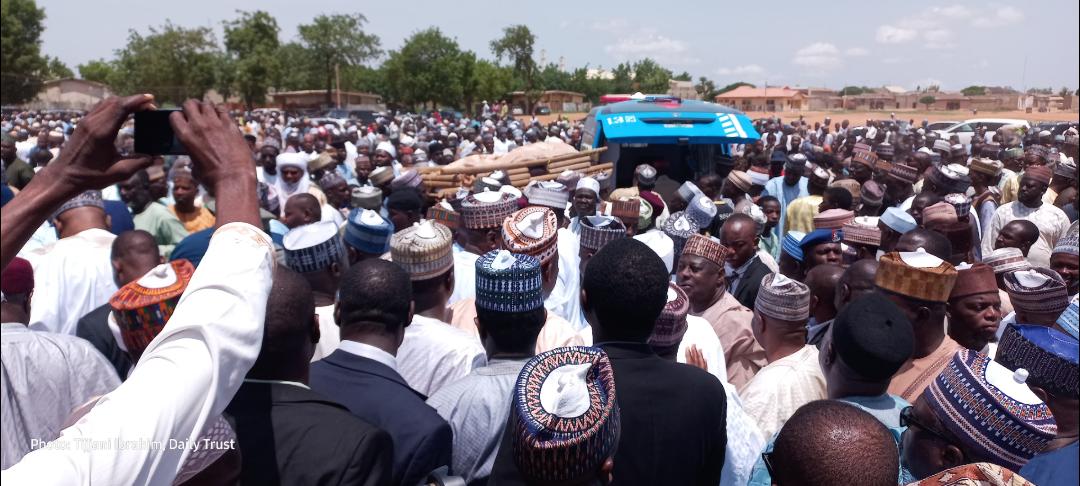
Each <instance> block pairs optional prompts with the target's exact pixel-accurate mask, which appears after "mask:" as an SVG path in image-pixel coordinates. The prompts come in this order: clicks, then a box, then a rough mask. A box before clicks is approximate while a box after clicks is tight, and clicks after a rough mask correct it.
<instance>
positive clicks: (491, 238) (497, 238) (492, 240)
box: [484, 229, 502, 250]
mask: <svg viewBox="0 0 1080 486" xmlns="http://www.w3.org/2000/svg"><path fill="white" fill-rule="evenodd" d="M484 237H485V239H486V240H487V242H488V245H490V246H491V248H492V249H493V250H501V249H502V236H501V235H500V234H499V232H498V231H497V230H494V229H489V230H487V233H485V234H484Z"/></svg>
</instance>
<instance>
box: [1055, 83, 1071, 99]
mask: <svg viewBox="0 0 1080 486" xmlns="http://www.w3.org/2000/svg"><path fill="white" fill-rule="evenodd" d="M1057 94H1058V96H1060V97H1062V98H1066V97H1068V96H1069V88H1068V87H1066V86H1062V87H1061V89H1059V90H1058V93H1057Z"/></svg>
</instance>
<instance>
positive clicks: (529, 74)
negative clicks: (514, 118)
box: [490, 25, 540, 112]
mask: <svg viewBox="0 0 1080 486" xmlns="http://www.w3.org/2000/svg"><path fill="white" fill-rule="evenodd" d="M535 43H536V36H535V35H533V33H532V31H530V30H529V27H527V26H525V25H511V26H509V27H505V28H503V36H502V37H501V38H499V39H495V40H493V41H491V44H490V46H491V53H492V54H495V60H496V61H502V59H503V58H507V59H509V60H510V63H511V64H512V65H513V67H514V73H515V74H516V75H517V76H518V77H519V79H520V80H521V81H522V83H523V88H524V90H525V97H526V99H527V100H528V105H529V106H527V107H526V112H531V111H532V106H533V103H535V102H536V99H537V98H539V97H540V93H539V90H538V89H537V86H536V84H535V78H536V75H537V67H536V61H534V60H533V44H535Z"/></svg>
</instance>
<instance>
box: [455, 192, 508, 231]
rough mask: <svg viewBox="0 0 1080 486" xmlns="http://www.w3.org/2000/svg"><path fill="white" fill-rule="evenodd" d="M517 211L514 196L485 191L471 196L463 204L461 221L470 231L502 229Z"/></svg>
mask: <svg viewBox="0 0 1080 486" xmlns="http://www.w3.org/2000/svg"><path fill="white" fill-rule="evenodd" d="M515 210H517V198H515V197H514V196H513V195H510V194H507V193H504V192H496V191H485V192H479V193H476V194H469V195H468V196H467V197H466V198H465V200H464V201H462V202H461V219H462V222H463V223H464V224H465V227H466V228H468V229H488V228H501V227H502V223H503V220H504V219H506V217H507V216H510V215H511V214H513V212H514V211H515Z"/></svg>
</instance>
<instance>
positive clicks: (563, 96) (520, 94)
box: [510, 89, 592, 113]
mask: <svg viewBox="0 0 1080 486" xmlns="http://www.w3.org/2000/svg"><path fill="white" fill-rule="evenodd" d="M510 104H511V106H514V107H516V108H521V110H522V112H523V113H524V112H526V111H527V110H526V106H528V99H527V98H526V97H525V92H524V91H513V92H511V93H510ZM533 106H536V107H547V108H550V109H551V112H552V113H579V112H585V111H589V109H590V108H592V105H590V104H589V103H586V102H585V93H578V92H576V91H561V90H554V89H553V90H548V91H544V92H543V93H540V97H539V98H537V99H536V100H535V102H534V105H533Z"/></svg>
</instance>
